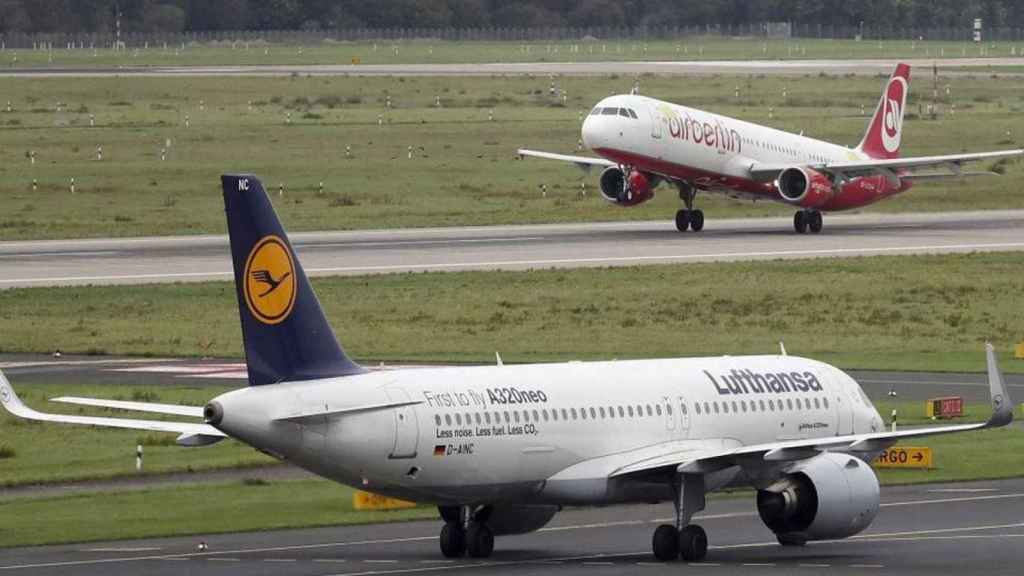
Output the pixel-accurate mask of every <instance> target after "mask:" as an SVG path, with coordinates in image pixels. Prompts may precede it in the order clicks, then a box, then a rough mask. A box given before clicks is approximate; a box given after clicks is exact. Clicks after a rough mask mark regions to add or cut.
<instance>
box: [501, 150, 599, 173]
mask: <svg viewBox="0 0 1024 576" xmlns="http://www.w3.org/2000/svg"><path fill="white" fill-rule="evenodd" d="M517 152H518V154H519V156H520V157H522V156H532V157H534V158H543V159H545V160H560V161H562V162H572V163H573V164H575V165H577V166H579V167H580V168H582V169H583V170H584V171H589V170H590V169H591V168H592V167H594V166H615V165H616V164H615V162H612V161H611V160H605V159H604V158H593V157H590V156H571V155H568V154H555V153H554V152H541V151H539V150H526V149H523V148H520V149H519V150H518V151H517Z"/></svg>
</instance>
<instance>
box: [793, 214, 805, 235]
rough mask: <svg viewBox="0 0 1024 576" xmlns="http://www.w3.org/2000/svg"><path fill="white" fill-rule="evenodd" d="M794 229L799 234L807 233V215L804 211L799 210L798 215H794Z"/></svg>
mask: <svg viewBox="0 0 1024 576" xmlns="http://www.w3.org/2000/svg"><path fill="white" fill-rule="evenodd" d="M793 229H794V230H796V232H797V234H804V233H806V232H807V214H806V213H805V212H804V211H803V210H798V211H797V212H796V214H793Z"/></svg>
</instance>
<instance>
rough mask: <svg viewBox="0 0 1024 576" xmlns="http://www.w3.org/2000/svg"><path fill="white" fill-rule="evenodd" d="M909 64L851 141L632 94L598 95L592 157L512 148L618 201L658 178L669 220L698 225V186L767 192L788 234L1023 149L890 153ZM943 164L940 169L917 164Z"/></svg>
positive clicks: (636, 198)
mask: <svg viewBox="0 0 1024 576" xmlns="http://www.w3.org/2000/svg"><path fill="white" fill-rule="evenodd" d="M909 90H910V66H908V65H906V64H899V65H898V66H896V70H895V71H894V72H893V74H892V76H891V77H890V78H889V81H888V82H887V83H886V86H885V90H884V91H883V92H882V98H881V99H880V100H879V102H878V107H877V108H876V109H875V114H874V117H873V118H872V119H871V122H870V123H869V124H868V130H867V133H866V134H865V135H864V138H863V139H862V140H861V142H860V144H859V145H858V146H857V147H856V148H853V149H850V148H848V147H846V146H840V145H838V144H832V143H830V142H824V141H822V140H816V139H814V138H808V137H806V136H804V135H803V134H802V133H801V134H792V133H789V132H783V131H782V130H776V129H774V128H769V127H767V126H761V125H759V124H754V123H751V122H744V121H743V120H737V119H735V118H729V117H727V116H720V115H718V114H712V113H710V112H705V111H703V110H697V109H695V108H687V107H686V106H679V105H677V104H672V103H669V102H663V101H661V100H655V99H654V98H647V97H645V96H636V95H628V94H623V95H617V96H610V97H608V98H605V99H604V100H601V101H600V102H598V104H597V106H596V107H595V108H594V109H593V110H591V112H590V115H589V116H587V118H586V120H584V122H583V129H582V140H583V143H584V145H585V146H586V147H587V148H590V149H591V150H593V151H594V152H596V153H597V154H598V155H600V156H601V158H591V157H587V156H572V155H566V154H554V153H551V152H539V151H536V150H526V149H520V150H519V155H520V157H522V156H533V157H537V158H546V159H549V160H561V161H565V162H572V163H574V164H576V165H578V166H580V167H581V168H584V169H587V170H589V169H590V168H591V167H593V166H598V167H601V168H603V169H604V170H603V172H601V179H600V190H601V195H602V196H603V197H604V198H605V199H606V200H608V201H609V202H611V203H613V204H616V205H618V206H635V205H637V204H640V203H642V202H646V201H647V200H650V199H651V198H652V197H653V196H654V188H655V187H656V186H657V185H658V183H660V182H662V181H666V182H669V183H671V184H673V185H675V186H676V188H678V190H679V198H680V199H681V200H682V201H683V203H684V204H685V206H686V208H685V209H682V210H679V211H678V212H676V228H677V229H678V230H679V231H680V232H685V231H686V230H687V229H688V228H689V229H691V230H693V231H695V232H699V231H700V230H702V229H703V228H704V212H702V211H701V210H699V209H695V208H694V207H693V202H694V198H695V196H696V194H697V191H698V190H702V191H707V192H715V193H722V194H727V195H730V196H734V197H738V198H751V199H768V200H774V201H777V202H784V203H786V204H790V205H793V206H796V207H797V208H799V210H798V211H797V212H796V213H795V214H794V216H793V227H794V228H795V229H796V231H797V232H798V233H801V234H803V233H805V232H807V231H808V230H810V231H811V232H813V233H818V232H821V228H822V216H821V213H822V212H831V211H836V210H848V209H851V208H859V207H861V206H866V205H868V204H872V203H874V202H877V201H879V200H882V199H884V198H888V197H889V196H892V195H894V194H898V193H900V192H903V191H904V190H907V189H909V188H910V187H911V185H913V183H914V182H916V181H925V180H936V179H942V178H959V177H964V176H979V175H992V174H995V173H994V172H964V171H962V170H961V167H962V165H963V164H964V163H967V162H974V161H979V160H987V159H995V158H1004V157H1008V156H1017V155H1020V154H1024V150H1019V149H1018V150H1002V151H998V152H977V153H972V154H950V155H945V156H920V157H913V158H900V141H901V140H902V134H903V112H904V110H905V109H906V104H907V94H908V92H909ZM922 168H945V169H946V170H948V171H947V172H943V171H939V172H935V171H932V172H925V173H922V172H918V171H917V170H920V169H922Z"/></svg>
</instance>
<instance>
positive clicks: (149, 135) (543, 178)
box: [0, 75, 1024, 240]
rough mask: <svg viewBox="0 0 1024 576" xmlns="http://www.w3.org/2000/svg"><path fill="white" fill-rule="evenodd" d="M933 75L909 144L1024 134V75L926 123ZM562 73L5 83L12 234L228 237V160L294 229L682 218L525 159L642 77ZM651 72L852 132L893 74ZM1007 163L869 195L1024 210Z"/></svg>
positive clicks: (977, 143) (732, 107)
mask: <svg viewBox="0 0 1024 576" xmlns="http://www.w3.org/2000/svg"><path fill="white" fill-rule="evenodd" d="M929 80H930V79H929V78H928V77H927V76H926V75H922V77H921V81H920V82H919V84H915V86H918V88H917V90H916V91H915V92H913V93H912V95H911V100H910V103H909V107H910V108H909V110H908V115H909V116H908V119H907V122H906V130H905V133H904V140H903V144H904V153H905V154H914V155H917V154H921V155H926V154H939V153H950V152H958V151H962V150H972V151H977V150H990V149H1001V148H1013V147H1019V145H1020V142H1021V140H1020V138H1021V135H1022V134H1024V114H1021V113H1020V112H1021V110H1022V109H1024V78H1016V77H1012V78H1011V77H1001V78H989V77H974V78H967V77H963V78H961V77H957V78H942V79H941V82H940V90H939V95H938V100H939V101H940V104H941V105H942V109H943V110H946V111H948V110H951V107H952V105H953V104H955V105H956V111H955V113H953V114H944V115H940V116H939V117H938V118H937V119H934V120H932V119H928V118H925V117H923V116H922V117H918V112H919V111H921V112H923V111H924V110H925V106H926V105H927V104H928V103H930V102H931V90H930V81H929ZM554 81H555V82H556V84H557V85H558V88H559V89H564V90H566V91H567V97H566V99H565V101H564V102H563V100H562V98H561V97H560V96H550V95H549V93H548V89H549V84H550V80H549V79H548V78H546V77H529V76H521V77H490V78H445V77H408V78H406V77H372V78H348V77H303V76H295V77H290V78H108V79H95V78H93V79H89V78H83V79H74V80H67V79H43V78H28V79H26V78H20V79H14V78H9V79H5V82H4V94H3V96H0V198H2V199H3V204H4V213H3V214H2V215H0V240H15V239H33V238H57V237H89V236H136V235H153V234H158V235H166V234H194V233H223V231H224V218H223V206H222V205H221V197H220V193H219V182H220V180H219V177H220V174H222V173H224V172H228V171H251V172H255V173H257V174H258V175H259V176H260V177H261V178H262V179H263V181H264V183H265V184H266V186H267V188H268V190H269V191H270V192H271V193H272V194H273V196H274V200H275V204H276V208H277V209H278V211H279V213H280V214H281V216H282V218H283V219H284V221H285V223H286V224H287V225H288V227H289V229H290V230H296V231H297V230H314V229H365V228H395V227H409V226H441V225H471V224H473V225H486V224H503V223H532V222H567V221H593V220H622V219H626V220H628V219H655V218H669V217H671V215H672V214H673V213H674V212H675V210H676V209H677V208H678V205H679V200H678V198H677V194H676V193H675V192H674V191H673V190H670V189H668V188H667V187H664V186H663V187H662V188H661V189H660V191H659V195H658V197H657V198H655V199H654V200H653V201H651V202H649V203H647V204H645V205H642V206H638V207H635V208H627V209H620V208H616V207H613V206H610V205H608V204H607V203H606V202H604V201H603V200H601V199H600V198H599V197H598V195H597V190H596V185H597V177H596V173H592V174H590V175H589V176H588V175H585V174H583V173H582V172H581V171H579V170H578V169H576V168H575V167H574V166H569V165H564V164H562V163H558V162H548V161H542V160H524V161H518V160H516V158H515V150H516V149H517V148H519V147H530V148H535V149H542V150H551V151H561V152H574V151H575V149H576V146H577V140H578V138H579V129H580V115H581V114H583V113H585V112H586V111H587V110H589V109H590V107H591V106H592V105H593V104H594V103H595V102H597V101H598V100H599V99H601V98H603V97H604V96H607V95H608V94H609V93H612V92H620V93H621V92H627V91H629V89H630V88H631V87H632V85H633V82H634V78H633V77H626V76H617V75H611V76H605V77H564V78H557V79H555V80H554ZM639 82H640V86H641V91H642V93H644V94H647V95H650V96H654V97H658V98H662V99H667V100H672V101H676V102H680V103H683V104H687V105H691V106H696V107H699V108H704V109H710V110H713V111H716V112H720V113H723V114H727V115H731V116H736V117H739V118H743V119H746V120H751V121H756V122H761V123H765V124H768V125H771V126H775V127H778V128H782V129H786V130H791V131H803V132H804V133H805V134H807V135H809V136H814V137H818V138H823V139H827V140H833V141H837V142H844V143H848V144H850V145H854V144H856V143H857V142H858V141H859V139H860V137H861V135H862V133H863V131H864V129H865V125H866V122H867V118H866V117H864V116H862V115H861V108H862V106H863V108H864V110H865V113H870V112H871V111H872V109H873V107H874V105H875V103H876V102H877V99H878V94H879V91H880V88H881V85H882V79H881V78H878V79H875V80H872V79H865V78H853V77H838V76H831V77H828V78H827V79H824V78H821V77H819V76H817V75H808V76H802V77H775V76H772V77H762V76H741V77H725V76H708V77H655V76H642V77H640V78H639ZM946 85H948V86H949V87H950V92H949V94H948V95H947V94H946V91H945V87H946ZM736 88H739V90H740V96H739V98H737V97H736V95H735V90H736ZM784 90H785V97H784V96H783V92H784ZM389 97H390V99H391V104H392V106H391V108H386V107H385V106H386V102H387V99H388V98H389ZM436 97H440V99H441V104H442V106H441V107H440V108H438V107H437V106H435V105H434V104H435V98H436ZM6 100H9V101H10V102H11V110H12V111H11V112H6V111H5V110H6ZM249 101H252V102H253V108H252V110H251V111H250V109H249V106H248V102H249ZM58 102H60V103H61V107H60V110H61V111H59V112H58V111H57V108H58V106H57V104H58ZM769 108H772V109H773V118H771V119H769V118H768V109H769ZM492 109H493V111H494V120H493V121H489V120H488V115H489V111H490V110H492ZM287 114H290V115H291V118H290V123H289V121H288V118H287ZM90 115H91V116H92V117H93V122H94V123H95V126H92V125H91V124H90ZM378 115H381V118H382V121H383V125H378ZM924 116H926V115H924ZM186 117H187V118H188V124H189V126H188V127H185V119H186ZM168 142H169V143H170V146H169V147H168V146H167V144H168ZM100 146H101V147H102V148H103V160H102V161H100V160H97V154H96V149H97V147H100ZM409 146H412V147H413V149H414V154H413V158H412V159H410V158H408V147H409ZM346 147H350V149H351V157H349V156H348V155H347V154H346ZM165 148H166V160H161V150H162V149H165ZM33 153H34V154H35V158H36V162H35V164H34V165H33V164H32V163H31V162H30V155H31V154H33ZM988 167H990V166H989V165H987V164H985V165H981V166H980V168H988ZM1000 169H1001V170H1003V171H1004V172H1005V175H1004V176H1003V177H1002V178H979V179H973V180H968V181H947V182H942V183H928V184H926V185H921V186H918V187H916V188H915V189H913V190H912V191H911V192H909V193H907V194H904V195H902V196H901V197H898V198H895V199H892V200H888V201H886V202H882V203H880V204H878V205H877V208H875V207H873V208H871V209H872V210H882V211H929V210H931V211H934V210H965V209H990V208H1011V207H1015V208H1020V207H1024V194H1020V189H1021V187H1022V184H1024V163H1021V162H1020V161H1016V160H1015V161H1010V162H1008V163H1006V164H1005V165H1002V166H1001V168H1000ZM72 178H74V180H75V193H74V194H72V193H71V192H70V182H71V179H72ZM33 180H35V181H36V183H37V186H36V189H35V190H33V187H32V182H33ZM321 182H322V183H323V191H322V192H321V191H320V183H321ZM583 183H586V184H587V192H588V193H587V195H586V196H582V195H581V193H580V190H581V184H583ZM282 184H283V185H284V194H283V195H282V196H278V194H277V192H278V190H279V187H280V186H281V185H282ZM542 184H544V185H546V186H547V188H548V193H547V195H546V197H544V196H543V195H542V194H541V193H540V186H541V185H542ZM699 202H700V205H701V207H702V208H703V209H704V210H705V212H706V214H707V215H708V217H709V218H710V219H711V220H712V224H710V225H713V220H714V219H715V218H721V217H726V216H753V215H780V214H789V213H791V212H792V209H791V208H789V207H786V206H782V205H777V204H774V203H766V202H759V203H757V204H753V203H751V202H749V201H748V202H743V203H741V202H738V201H734V200H729V199H726V198H722V197H719V196H709V195H702V196H701V197H700V199H699Z"/></svg>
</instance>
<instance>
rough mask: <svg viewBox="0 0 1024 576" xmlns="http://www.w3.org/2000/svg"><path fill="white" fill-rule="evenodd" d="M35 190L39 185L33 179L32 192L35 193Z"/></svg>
mask: <svg viewBox="0 0 1024 576" xmlns="http://www.w3.org/2000/svg"><path fill="white" fill-rule="evenodd" d="M37 188H39V183H38V182H36V179H35V178H33V179H32V191H33V192H35V191H36V189H37Z"/></svg>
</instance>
